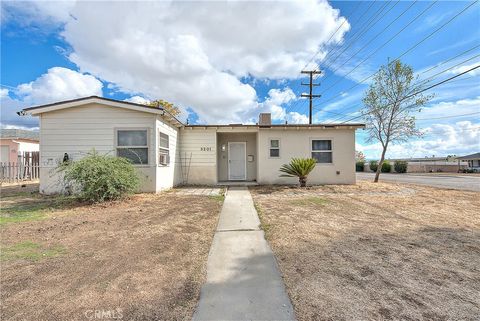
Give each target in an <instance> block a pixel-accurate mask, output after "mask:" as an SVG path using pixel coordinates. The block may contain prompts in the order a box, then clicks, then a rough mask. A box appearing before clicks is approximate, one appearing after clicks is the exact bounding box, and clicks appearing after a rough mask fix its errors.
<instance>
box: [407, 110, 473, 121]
mask: <svg viewBox="0 0 480 321" xmlns="http://www.w3.org/2000/svg"><path fill="white" fill-rule="evenodd" d="M477 114H480V111H479V112H476V113H469V114H461V115H451V116H443V117H432V118H416V119H415V121H417V120H435V119H446V118H457V117H463V116H471V115H477Z"/></svg>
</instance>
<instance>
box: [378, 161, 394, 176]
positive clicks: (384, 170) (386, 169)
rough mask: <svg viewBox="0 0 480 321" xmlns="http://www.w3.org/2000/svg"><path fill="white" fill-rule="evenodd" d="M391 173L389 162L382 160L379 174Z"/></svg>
mask: <svg viewBox="0 0 480 321" xmlns="http://www.w3.org/2000/svg"><path fill="white" fill-rule="evenodd" d="M391 171H392V165H391V164H390V162H389V161H388V160H384V161H383V163H382V169H381V172H382V173H390V172H391Z"/></svg>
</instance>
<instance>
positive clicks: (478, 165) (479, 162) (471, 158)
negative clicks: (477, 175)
mask: <svg viewBox="0 0 480 321" xmlns="http://www.w3.org/2000/svg"><path fill="white" fill-rule="evenodd" d="M458 159H459V160H461V161H466V162H467V163H468V165H467V168H468V169H471V170H474V171H476V172H480V153H475V154H470V155H466V156H462V157H458Z"/></svg>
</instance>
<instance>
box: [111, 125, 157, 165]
mask: <svg viewBox="0 0 480 321" xmlns="http://www.w3.org/2000/svg"><path fill="white" fill-rule="evenodd" d="M133 130H146V131H147V145H146V146H118V131H133ZM113 132H114V134H113V135H114V141H115V156H117V151H118V149H119V148H146V149H147V163H146V164H132V165H133V166H135V167H148V166H150V128H149V127H115V128H114V129H113Z"/></svg>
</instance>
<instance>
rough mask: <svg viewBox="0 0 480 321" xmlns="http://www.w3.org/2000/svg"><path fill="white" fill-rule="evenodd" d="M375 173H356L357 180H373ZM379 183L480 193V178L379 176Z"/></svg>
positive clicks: (410, 175)
mask: <svg viewBox="0 0 480 321" xmlns="http://www.w3.org/2000/svg"><path fill="white" fill-rule="evenodd" d="M374 177H375V173H357V179H364V180H373V179H374ZM380 180H381V181H387V182H397V183H411V184H420V185H427V186H432V187H441V188H450V189H458V190H466V191H475V192H480V176H467V175H462V174H458V175H452V174H428V175H427V174H385V173H382V174H380Z"/></svg>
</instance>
